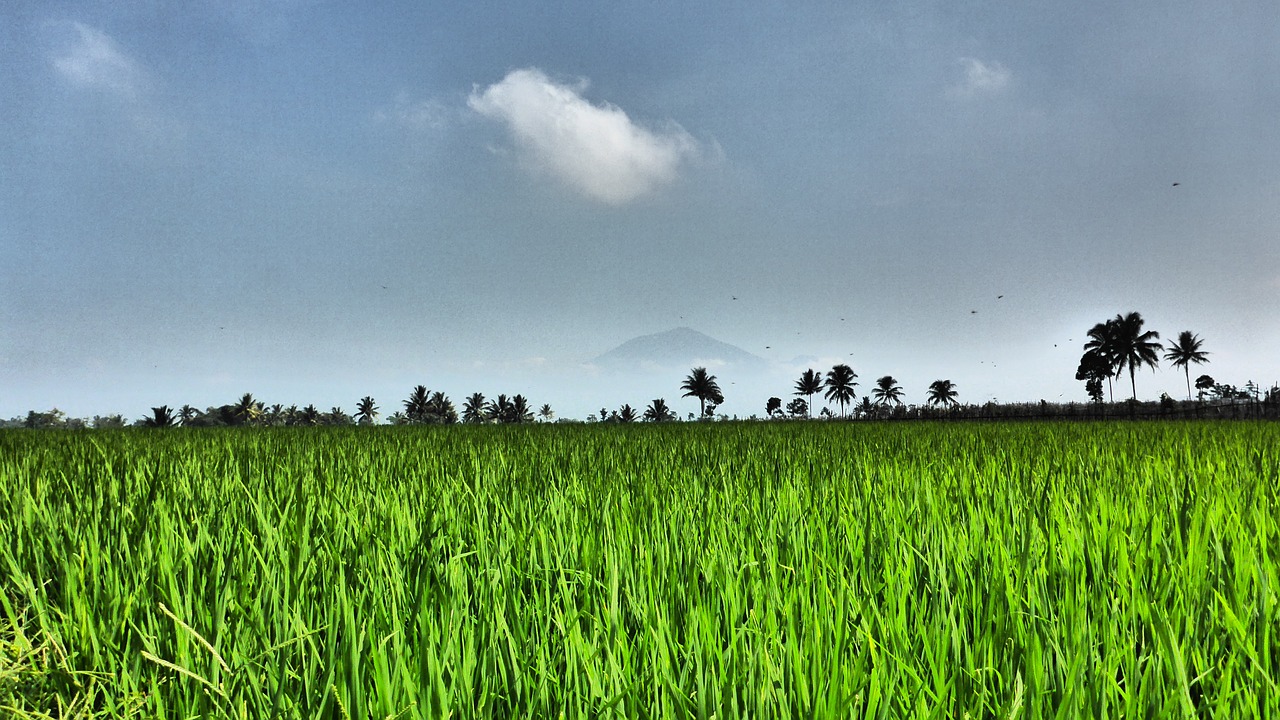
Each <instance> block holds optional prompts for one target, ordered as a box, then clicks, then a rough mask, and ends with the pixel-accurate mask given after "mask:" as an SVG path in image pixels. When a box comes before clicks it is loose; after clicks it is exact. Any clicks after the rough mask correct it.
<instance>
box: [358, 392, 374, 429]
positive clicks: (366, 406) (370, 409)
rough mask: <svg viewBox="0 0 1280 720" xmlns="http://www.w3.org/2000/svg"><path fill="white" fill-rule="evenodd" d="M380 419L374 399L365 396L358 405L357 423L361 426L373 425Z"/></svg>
mask: <svg viewBox="0 0 1280 720" xmlns="http://www.w3.org/2000/svg"><path fill="white" fill-rule="evenodd" d="M377 419H378V406H377V405H375V404H374V402H373V398H372V397H370V396H368V395H365V396H364V397H362V398H360V402H358V403H356V422H357V423H359V424H360V425H372V424H373V423H374V422H376V421H377Z"/></svg>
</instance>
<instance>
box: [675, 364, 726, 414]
mask: <svg viewBox="0 0 1280 720" xmlns="http://www.w3.org/2000/svg"><path fill="white" fill-rule="evenodd" d="M680 389H681V390H684V391H686V392H685V394H684V395H682V396H681V397H696V398H698V409H699V414H698V416H699V417H706V415H707V403H708V402H711V403H714V404H716V405H719V404H720V403H722V402H724V394H723V393H721V392H720V385H719V383H717V382H716V376H715V375H708V374H707V369H706V368H704V367H699V368H694V369H693V372H691V373H689V376H688V377H686V378H685V379H684V384H683V385H681V386H680Z"/></svg>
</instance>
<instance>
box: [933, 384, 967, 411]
mask: <svg viewBox="0 0 1280 720" xmlns="http://www.w3.org/2000/svg"><path fill="white" fill-rule="evenodd" d="M958 394H959V393H958V392H956V384H955V383H953V382H951V381H950V380H934V381H933V382H931V383H929V404H930V405H943V406H955V405H959V404H960V403H959V402H958V401H957V400H956V395H958Z"/></svg>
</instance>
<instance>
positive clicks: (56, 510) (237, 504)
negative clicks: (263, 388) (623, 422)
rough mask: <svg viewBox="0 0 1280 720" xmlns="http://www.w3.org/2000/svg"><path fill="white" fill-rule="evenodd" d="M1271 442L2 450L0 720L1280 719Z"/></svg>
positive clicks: (1247, 429) (842, 430) (188, 436)
mask: <svg viewBox="0 0 1280 720" xmlns="http://www.w3.org/2000/svg"><path fill="white" fill-rule="evenodd" d="M1278 473H1280V425H1277V424H1274V423H1270V424H1269V423H1114V424H1102V423H1090V424H1012V423H1010V424H945V423H937V424H877V423H868V422H863V423H714V424H666V425H653V426H650V425H634V426H619V425H608V426H604V425H599V426H532V427H530V426H521V427H510V426H508V427H449V428H431V427H376V428H360V427H357V428H332V429H325V428H311V429H302V428H297V429H294V428H283V429H221V430H217V429H214V430H155V431H148V430H126V431H95V432H62V431H21V430H10V431H3V432H0V538H3V542H0V715H3V716H10V717H15V718H46V717H55V718H64V717H111V718H115V717H121V718H123V717H138V718H192V717H206V718H223V717H227V718H230V717H236V718H445V717H450V718H508V717H538V718H543V717H546V718H551V717H565V718H581V717H600V718H605V717H643V718H668V717H670V718H739V717H741V718H748V717H749V718H793V717H795V718H799V717H805V718H810V717H813V718H846V717H848V718H965V717H968V718H1050V717H1055V718H1078V717H1079V718H1083V717H1088V718H1150V717H1169V718H1182V717H1216V718H1273V717H1280V688H1277V683H1278V682H1280V620H1278V617H1280V612H1278V610H1280V608H1277V600H1278V597H1280V572H1278V570H1277V559H1278V558H1280V521H1278V519H1277V518H1280V502H1278V499H1277V495H1278V493H1280V474H1278Z"/></svg>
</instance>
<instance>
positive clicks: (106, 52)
mask: <svg viewBox="0 0 1280 720" xmlns="http://www.w3.org/2000/svg"><path fill="white" fill-rule="evenodd" d="M70 27H71V29H72V30H73V31H74V37H73V38H72V39H71V42H70V43H69V44H68V45H67V46H66V47H65V48H63V50H62V52H61V53H58V54H57V55H55V56H54V57H53V58H52V62H53V67H54V68H55V69H56V70H57V71H58V72H59V73H61V74H62V76H63V77H64V78H66V79H67V81H69V82H70V83H72V84H73V85H77V86H79V87H84V88H92V89H97V90H104V91H106V92H109V93H112V94H115V95H119V96H121V97H124V98H126V99H129V100H135V99H137V97H138V95H139V93H140V92H141V90H142V85H143V83H144V75H145V74H144V73H143V71H142V68H141V66H139V65H138V63H137V62H135V61H134V60H133V58H130V57H129V56H128V55H127V54H125V52H124V51H123V50H121V49H120V47H119V46H118V45H117V44H116V42H115V41H114V40H112V39H111V37H110V36H108V35H107V34H106V33H104V32H102V31H101V30H99V29H97V28H93V27H89V26H88V25H85V24H83V23H79V22H73V23H70Z"/></svg>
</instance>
